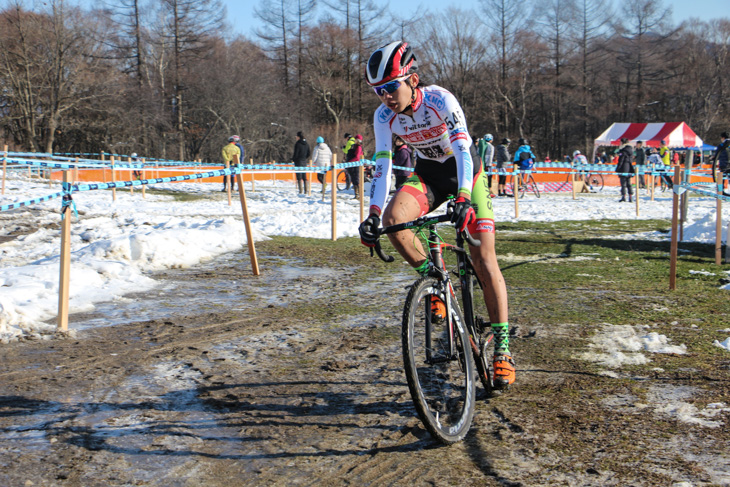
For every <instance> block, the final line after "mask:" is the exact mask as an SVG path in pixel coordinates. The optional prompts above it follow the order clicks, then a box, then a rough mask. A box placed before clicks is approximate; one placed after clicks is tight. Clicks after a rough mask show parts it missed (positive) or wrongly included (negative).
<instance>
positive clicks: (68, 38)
mask: <svg viewBox="0 0 730 487" xmlns="http://www.w3.org/2000/svg"><path fill="white" fill-rule="evenodd" d="M46 6H47V9H46V11H45V12H42V13H35V12H28V11H26V10H24V9H23V8H22V7H21V5H20V3H15V4H14V5H12V6H11V7H10V8H8V9H7V10H5V11H4V12H2V13H1V14H0V23H1V25H2V27H1V28H0V79H2V84H3V86H4V87H5V88H4V90H3V93H2V95H1V96H2V98H4V100H5V106H6V113H8V116H7V117H3V118H4V120H3V121H4V124H5V125H6V127H7V126H8V125H10V131H11V132H13V133H15V134H16V136H17V137H18V139H19V142H20V143H21V144H22V145H24V146H26V147H28V148H30V149H32V150H38V149H40V148H42V149H43V150H44V151H45V152H52V151H53V145H54V140H55V137H56V136H57V134H58V133H59V130H63V128H62V123H63V120H64V116H66V115H67V114H68V113H70V112H71V111H73V110H74V109H77V108H78V107H81V106H84V105H85V104H87V103H89V102H90V101H92V100H94V99H96V98H99V97H105V96H109V94H110V93H109V92H108V91H106V89H107V87H108V86H110V85H107V84H105V80H104V78H103V75H104V74H105V73H106V71H107V69H108V67H107V66H105V65H104V64H103V62H101V61H99V59H102V58H103V56H95V54H96V53H97V52H98V50H100V49H101V47H100V45H99V44H98V43H97V42H96V41H95V39H99V38H100V35H99V33H95V32H92V31H91V29H92V28H93V25H94V24H93V23H91V22H90V20H89V19H88V18H86V17H85V16H84V15H82V13H81V11H80V10H79V9H77V8H69V7H68V6H67V5H66V4H65V3H64V2H63V1H62V0H57V1H51V2H48V4H47V5H46Z"/></svg>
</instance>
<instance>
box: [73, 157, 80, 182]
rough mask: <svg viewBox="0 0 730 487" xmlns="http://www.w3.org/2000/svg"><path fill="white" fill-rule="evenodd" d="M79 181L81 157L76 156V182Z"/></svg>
mask: <svg viewBox="0 0 730 487" xmlns="http://www.w3.org/2000/svg"><path fill="white" fill-rule="evenodd" d="M78 182H79V158H78V157H77V158H76V165H75V166H74V183H78Z"/></svg>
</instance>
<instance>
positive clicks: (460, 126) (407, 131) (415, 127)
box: [370, 85, 474, 214]
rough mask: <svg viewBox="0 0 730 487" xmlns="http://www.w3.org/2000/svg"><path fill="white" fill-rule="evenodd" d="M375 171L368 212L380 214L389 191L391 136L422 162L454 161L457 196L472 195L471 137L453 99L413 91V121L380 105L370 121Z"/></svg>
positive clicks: (434, 90)
mask: <svg viewBox="0 0 730 487" xmlns="http://www.w3.org/2000/svg"><path fill="white" fill-rule="evenodd" d="M373 125H374V129H375V171H374V173H373V182H372V186H371V188H370V212H371V213H378V214H380V213H382V210H383V206H384V205H385V200H386V198H387V197H388V191H389V189H390V173H391V169H392V152H391V151H392V134H397V135H398V136H400V138H402V139H403V140H404V141H406V143H408V144H409V145H411V146H412V147H413V148H414V149H415V150H416V152H417V153H418V156H419V157H420V158H422V159H429V160H432V161H438V162H442V163H443V162H446V161H447V160H449V159H450V158H452V157H454V158H455V159H456V172H457V176H458V180H459V192H462V191H465V192H467V193H469V194H471V188H472V178H473V166H474V163H473V161H472V158H471V155H470V154H469V147H471V142H472V141H471V137H469V131H468V130H467V128H466V117H464V112H463V111H462V109H461V106H460V105H459V102H458V101H456V97H454V95H452V94H451V93H450V92H448V91H446V90H445V89H443V88H441V87H439V86H436V85H431V86H426V87H420V88H416V100H415V102H414V103H413V117H410V116H408V115H404V114H402V113H395V112H394V111H393V110H391V109H390V108H388V107H387V106H386V105H382V104H381V105H380V106H379V107H378V109H377V110H375V116H374V117H373Z"/></svg>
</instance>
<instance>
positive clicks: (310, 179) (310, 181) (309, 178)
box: [306, 159, 312, 196]
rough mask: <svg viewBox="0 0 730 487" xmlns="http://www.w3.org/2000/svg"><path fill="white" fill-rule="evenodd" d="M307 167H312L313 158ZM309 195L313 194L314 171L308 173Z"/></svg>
mask: <svg viewBox="0 0 730 487" xmlns="http://www.w3.org/2000/svg"><path fill="white" fill-rule="evenodd" d="M307 167H312V159H310V160H309V163H308V164H307ZM306 177H307V196H312V173H311V171H310V172H308V173H307V176H306Z"/></svg>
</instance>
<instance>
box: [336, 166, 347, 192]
mask: <svg viewBox="0 0 730 487" xmlns="http://www.w3.org/2000/svg"><path fill="white" fill-rule="evenodd" d="M345 188H347V172H346V170H345V169H340V170H339V171H337V191H344V190H345Z"/></svg>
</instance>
